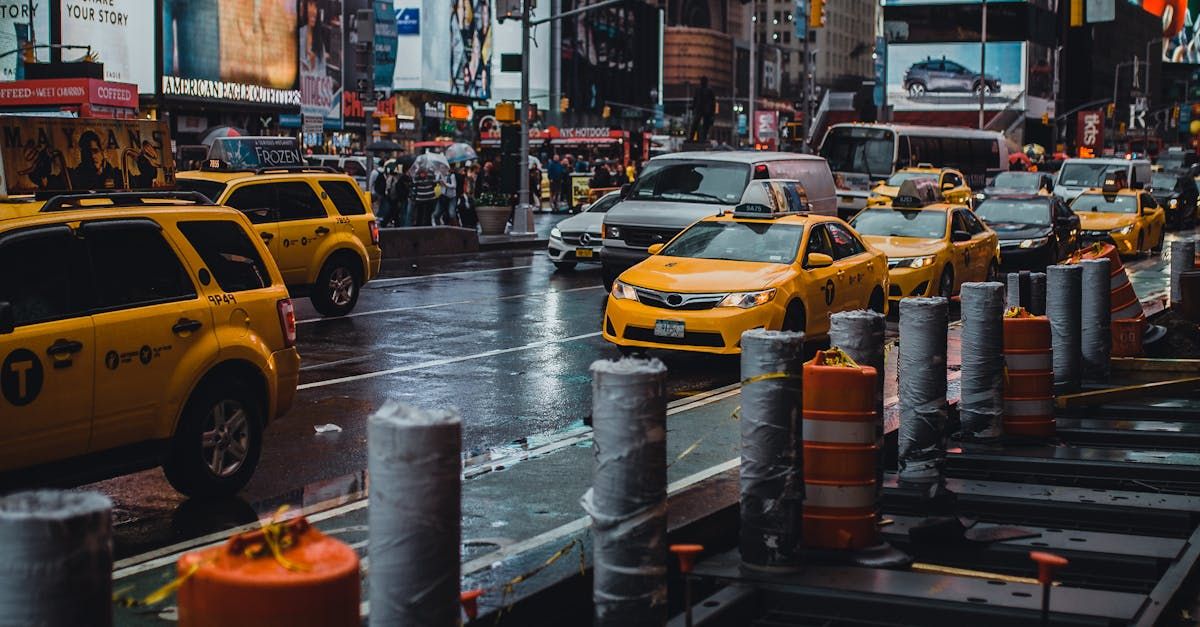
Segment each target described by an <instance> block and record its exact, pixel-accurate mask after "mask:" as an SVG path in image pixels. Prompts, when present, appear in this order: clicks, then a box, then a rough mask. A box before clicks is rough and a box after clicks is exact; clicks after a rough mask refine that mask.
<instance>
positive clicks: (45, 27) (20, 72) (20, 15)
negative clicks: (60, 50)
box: [0, 0, 50, 81]
mask: <svg viewBox="0 0 1200 627" xmlns="http://www.w3.org/2000/svg"><path fill="white" fill-rule="evenodd" d="M48 43H50V1H49V0H2V1H0V53H3V52H8V51H9V50H18V49H20V48H22V47H24V46H27V45H33V44H37V45H41V44H48ZM35 59H36V60H37V61H41V62H43V63H45V62H47V61H49V60H50V50H49V48H42V49H41V50H32V49H31V50H27V51H26V52H25V53H22V54H10V55H8V56H6V57H3V58H0V80H5V81H14V80H18V79H22V78H25V62H26V61H33V60H35Z"/></svg>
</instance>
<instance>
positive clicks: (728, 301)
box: [717, 288, 775, 309]
mask: <svg viewBox="0 0 1200 627" xmlns="http://www.w3.org/2000/svg"><path fill="white" fill-rule="evenodd" d="M773 298H775V288H771V289H769V290H760V291H758V292H733V293H731V294H727V295H726V296H725V298H722V299H721V302H719V303H717V306H718V307H741V308H742V309H749V308H751V307H757V306H759V305H765V304H767V303H769V302H771V299H773Z"/></svg>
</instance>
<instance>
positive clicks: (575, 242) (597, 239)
mask: <svg viewBox="0 0 1200 627" xmlns="http://www.w3.org/2000/svg"><path fill="white" fill-rule="evenodd" d="M583 235H584V233H583V231H573V232H568V231H563V234H562V241H563V243H564V244H566V245H567V246H599V245H600V244H601V243H602V241H603V238H602V237H601V236H600V235H599V234H597V233H589V234H588V241H586V242H584V241H583V239H582V238H583Z"/></svg>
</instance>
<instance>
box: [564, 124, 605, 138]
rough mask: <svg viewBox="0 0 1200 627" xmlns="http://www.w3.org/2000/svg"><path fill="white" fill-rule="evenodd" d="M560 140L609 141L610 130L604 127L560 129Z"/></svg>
mask: <svg viewBox="0 0 1200 627" xmlns="http://www.w3.org/2000/svg"><path fill="white" fill-rule="evenodd" d="M558 137H559V138H560V139H608V138H609V137H610V135H609V130H608V128H607V127H603V126H590V127H580V128H561V129H558Z"/></svg>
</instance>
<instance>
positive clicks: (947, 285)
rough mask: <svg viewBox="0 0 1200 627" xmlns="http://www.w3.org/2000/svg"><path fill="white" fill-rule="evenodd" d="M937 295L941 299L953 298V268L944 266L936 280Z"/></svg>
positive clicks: (948, 265) (947, 265)
mask: <svg viewBox="0 0 1200 627" xmlns="http://www.w3.org/2000/svg"><path fill="white" fill-rule="evenodd" d="M937 295H938V296H941V297H942V298H951V297H953V296H954V267H953V266H951V265H950V264H946V267H945V269H943V270H942V276H941V277H940V278H939V279H938V291H937Z"/></svg>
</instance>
